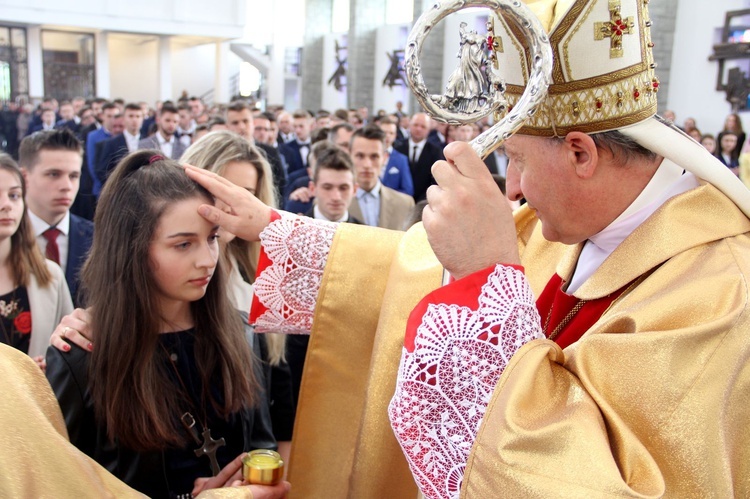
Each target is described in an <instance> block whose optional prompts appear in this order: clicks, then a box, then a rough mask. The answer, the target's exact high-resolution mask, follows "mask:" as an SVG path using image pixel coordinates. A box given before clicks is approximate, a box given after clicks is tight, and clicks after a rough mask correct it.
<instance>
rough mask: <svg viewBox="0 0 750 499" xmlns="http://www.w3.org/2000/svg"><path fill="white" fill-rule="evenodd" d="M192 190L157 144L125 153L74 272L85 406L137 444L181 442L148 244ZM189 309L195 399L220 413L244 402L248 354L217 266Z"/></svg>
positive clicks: (177, 393) (178, 404) (112, 431)
mask: <svg viewBox="0 0 750 499" xmlns="http://www.w3.org/2000/svg"><path fill="white" fill-rule="evenodd" d="M193 197H202V198H204V199H205V200H206V202H208V203H212V202H213V201H212V198H211V197H210V195H209V194H208V192H207V191H205V190H204V189H203V188H202V187H200V186H198V185H197V184H196V183H194V182H192V181H191V180H190V179H189V178H188V177H187V175H185V173H184V171H183V169H182V168H181V167H180V166H179V164H177V163H176V162H175V161H172V160H165V159H163V158H161V156H160V153H159V151H148V150H147V151H138V152H135V153H133V154H130V155H128V156H126V157H125V158H124V159H123V160H122V161H121V162H120V164H119V165H118V166H117V168H116V169H115V170H114V172H113V174H112V175H111V176H110V178H109V180H108V181H107V184H106V185H105V187H104V189H103V190H102V194H101V197H100V198H99V204H98V206H97V210H96V218H95V226H96V231H95V234H94V241H93V244H92V247H91V253H90V255H89V257H88V259H87V260H86V264H85V265H84V268H83V272H82V283H83V288H84V292H85V295H86V298H87V299H88V304H89V305H90V306H91V308H92V323H91V325H92V329H93V334H94V340H95V344H96V348H95V349H94V351H93V353H92V355H91V364H90V373H89V380H90V381H89V384H90V389H91V396H92V399H93V403H94V410H95V413H96V416H97V418H98V420H99V421H101V422H102V423H103V424H105V425H106V427H107V433H108V436H109V437H110V438H111V439H117V440H119V442H120V443H121V444H123V445H125V446H127V447H129V448H131V449H133V450H136V451H149V450H160V449H164V448H165V447H168V446H171V445H185V444H187V443H188V439H187V434H186V432H185V430H184V429H183V428H182V426H181V425H180V423H179V417H180V415H181V414H182V413H183V412H185V411H186V410H190V409H191V407H190V406H189V405H188V404H186V402H185V400H184V398H185V396H186V394H183V393H182V390H181V389H180V387H177V386H175V384H174V383H173V381H171V380H170V377H169V371H168V364H167V363H166V354H165V353H164V352H163V351H161V350H159V349H158V348H157V346H158V335H159V333H160V332H161V331H160V327H161V324H162V321H161V317H160V314H159V310H158V309H157V308H155V307H156V303H157V301H156V284H155V283H154V279H153V272H152V268H151V263H150V258H149V246H150V244H151V240H152V239H153V237H154V232H155V230H156V227H157V224H158V222H159V218H160V217H161V215H162V214H163V213H164V211H165V210H166V209H167V207H168V206H169V205H170V204H172V203H174V202H178V201H182V200H185V199H190V198H193ZM191 309H192V313H193V321H194V324H195V335H196V339H195V364H196V366H197V368H198V372H199V373H200V378H201V381H202V385H203V393H202V400H203V401H204V403H211V404H212V405H213V407H214V408H215V410H216V411H217V413H218V414H220V415H221V416H223V417H228V416H229V414H231V413H235V412H237V411H239V410H241V409H242V408H243V407H249V406H251V405H253V404H254V403H255V401H256V392H257V390H258V383H257V381H256V379H255V376H254V368H253V362H254V359H253V355H252V352H251V350H250V347H249V345H248V342H247V340H246V338H245V335H244V328H243V325H242V321H241V319H240V317H239V315H238V314H237V312H236V311H235V310H234V308H233V307H232V304H231V303H230V300H229V299H228V297H227V293H226V280H225V274H224V272H222V271H220V269H217V271H216V272H214V275H213V278H212V279H211V282H210V283H209V285H208V288H207V289H206V294H205V296H204V297H203V298H201V299H200V300H197V301H196V302H193V303H192V304H191ZM212 379H213V380H218V381H219V382H220V383H221V386H222V387H223V398H224V401H223V405H219V403H218V401H216V400H214V398H213V397H212V396H211V393H210V389H209V388H210V384H211V381H212Z"/></svg>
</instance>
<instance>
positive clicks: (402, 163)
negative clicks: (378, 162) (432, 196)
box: [380, 149, 414, 196]
mask: <svg viewBox="0 0 750 499" xmlns="http://www.w3.org/2000/svg"><path fill="white" fill-rule="evenodd" d="M380 181H381V182H382V183H383V185H384V186H386V187H390V188H391V189H393V190H396V191H398V192H403V193H404V194H408V195H409V196H414V182H413V181H412V178H411V171H410V170H409V158H407V157H406V156H405V155H404V154H402V153H400V152H398V151H397V150H395V149H392V150H391V155H390V157H389V158H388V163H387V164H386V165H385V169H384V170H383V176H382V177H381V179H380Z"/></svg>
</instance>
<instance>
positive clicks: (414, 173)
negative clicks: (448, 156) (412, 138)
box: [393, 140, 445, 202]
mask: <svg viewBox="0 0 750 499" xmlns="http://www.w3.org/2000/svg"><path fill="white" fill-rule="evenodd" d="M393 148H394V149H396V150H397V151H398V152H400V153H401V154H406V155H407V157H408V154H409V142H408V141H404V142H401V143H398V144H395V145H394V146H393ZM442 159H445V156H443V151H442V149H440V148H439V147H437V146H436V145H435V144H433V143H432V142H430V141H429V140H428V141H426V142H425V145H424V147H423V148H422V153H421V154H420V155H419V158H417V162H416V163H412V162H411V161H409V170H410V171H411V178H412V181H413V182H414V201H415V202H419V201H421V200H423V199H425V198H426V197H427V188H428V187H429V186H431V185H433V184H435V183H436V182H435V179H434V178H433V177H432V165H434V164H435V162H436V161H440V160H442Z"/></svg>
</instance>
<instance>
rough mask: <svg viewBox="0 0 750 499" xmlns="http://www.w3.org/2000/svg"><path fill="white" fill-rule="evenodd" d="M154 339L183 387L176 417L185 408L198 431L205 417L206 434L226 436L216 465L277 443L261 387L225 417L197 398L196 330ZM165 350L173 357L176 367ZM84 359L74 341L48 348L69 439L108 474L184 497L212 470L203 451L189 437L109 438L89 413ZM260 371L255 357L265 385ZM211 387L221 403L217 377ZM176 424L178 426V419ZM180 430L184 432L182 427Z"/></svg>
mask: <svg viewBox="0 0 750 499" xmlns="http://www.w3.org/2000/svg"><path fill="white" fill-rule="evenodd" d="M246 334H247V335H248V340H249V341H250V342H251V344H252V345H253V349H254V351H255V352H256V356H257V355H258V353H259V345H258V338H257V336H255V335H253V334H252V333H250V332H249V331H246ZM159 341H160V346H158V347H157V350H156V353H155V355H157V356H158V357H160V358H163V362H164V364H165V366H164V367H165V369H167V372H168V373H170V376H171V377H172V379H173V381H174V386H175V390H179V391H183V392H184V391H185V389H187V391H188V397H189V400H186V401H185V404H184V408H183V410H182V411H181V412H180V414H175V419H176V420H177V421H179V418H180V416H182V414H183V412H190V413H191V414H192V415H193V416H194V418H195V419H196V426H197V427H198V428H197V429H198V433H199V434H200V433H201V428H200V427H201V426H202V423H201V422H202V420H204V419H207V421H208V425H207V426H208V427H209V428H210V429H211V436H212V437H213V438H214V439H215V440H218V439H219V438H222V437H223V438H224V440H225V441H226V445H225V446H224V447H221V448H219V450H218V451H217V460H218V462H219V465H220V466H221V467H223V466H225V465H226V464H228V463H229V462H230V461H232V460H233V459H234V458H235V457H237V456H238V455H239V454H240V453H242V452H245V451H249V450H252V449H258V448H265V449H269V448H270V449H275V448H276V442H275V440H274V438H273V434H272V430H271V420H270V415H269V407H268V402H267V399H266V396H265V393H264V392H265V390H261V392H263V393H261V394H259V395H260V397H259V401H258V404H257V406H256V407H255V408H250V409H246V410H242V411H240V412H238V413H235V414H232V415H231V416H230V417H229V419H228V420H224V419H223V418H221V417H220V416H219V415H218V414H216V412H215V411H214V409H213V408H212V407H211V404H210V403H203V402H202V401H201V392H202V390H201V386H202V384H201V380H200V374H199V372H198V369H197V366H196V365H195V356H194V345H195V332H194V331H193V330H188V331H182V332H178V333H168V334H162V335H160V336H159ZM168 355H169V356H170V357H171V358H172V359H173V360H174V366H175V367H176V368H177V372H175V369H174V367H173V366H172V361H171V360H170V359H169V357H168ZM88 364H89V354H88V353H87V352H86V351H84V350H83V349H80V348H78V347H75V346H74V347H73V348H71V350H70V352H61V351H59V350H57V349H56V348H54V347H50V348H49V349H48V351H47V378H48V379H49V381H50V384H51V385H52V389H53V391H54V392H55V395H56V396H57V399H58V401H59V403H60V407H61V408H62V412H63V415H64V417H65V424H66V426H67V428H68V434H69V435H70V440H71V442H72V443H73V444H74V445H76V446H77V447H78V448H79V449H81V450H82V451H83V452H85V453H86V454H88V455H89V456H91V457H92V458H93V459H95V460H96V461H97V462H99V464H101V465H102V466H104V467H105V468H107V469H108V470H109V471H110V472H111V473H112V474H114V475H115V476H117V477H118V478H120V479H121V480H123V481H124V482H125V483H127V484H128V485H130V486H131V487H133V488H134V489H136V490H138V491H140V492H142V493H144V494H146V495H148V496H149V497H164V498H183V497H189V494H190V492H191V491H192V489H193V481H194V480H195V479H196V478H199V477H206V476H211V468H210V463H209V459H208V457H206V456H201V457H197V456H196V455H195V452H194V449H196V448H197V447H198V445H197V444H195V442H194V441H193V440H192V439H189V444H188V445H187V446H186V447H184V448H179V449H177V448H166V449H164V450H162V451H161V452H140V453H139V452H135V451H133V450H131V449H127V448H125V447H123V446H120V445H118V443H117V442H111V441H110V440H109V439H108V438H107V432H106V428H104V426H103V425H100V424H98V423H97V421H96V418H95V415H94V407H93V403H92V401H91V398H90V395H89V393H88V388H87V387H88ZM262 371H263V369H262V368H261V366H260V363H259V362H256V370H255V372H256V376H257V377H258V380H259V382H260V384H261V386H264V385H265V381H264V379H263V376H264V374H263V372H262ZM177 373H179V377H178V375H177ZM180 378H181V379H182V381H180ZM123 382H124V383H127V377H126V376H124V377H123ZM183 384H184V385H185V387H184V389H183ZM210 390H211V393H212V396H213V397H214V398H215V399H216V400H217V401H218V402H219V403H220V404H221V403H223V389H222V386H221V383H220V382H219V380H218V379H214V380H212V382H211V387H210ZM203 408H205V414H204V412H203ZM179 427H180V428H182V425H180V426H179ZM185 432H186V433H185V434H186V436H187V435H188V433H187V430H185Z"/></svg>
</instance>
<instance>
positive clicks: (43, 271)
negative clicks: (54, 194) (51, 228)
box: [0, 154, 73, 369]
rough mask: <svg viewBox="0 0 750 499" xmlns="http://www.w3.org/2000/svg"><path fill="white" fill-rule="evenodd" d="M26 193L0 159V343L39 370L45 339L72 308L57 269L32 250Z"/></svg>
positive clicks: (17, 174)
mask: <svg viewBox="0 0 750 499" xmlns="http://www.w3.org/2000/svg"><path fill="white" fill-rule="evenodd" d="M25 194H26V186H25V183H24V180H23V176H22V175H21V170H20V169H19V168H18V165H16V162H15V161H13V159H12V158H11V157H10V156H8V155H7V154H0V341H1V342H3V343H6V344H8V345H11V346H13V347H15V348H17V349H19V350H21V351H22V352H25V353H28V354H29V355H30V356H31V357H32V358H33V359H34V360H35V361H36V363H37V365H39V366H40V367H41V368H42V369H44V352H45V351H46V349H47V344H48V343H49V338H50V334H52V330H53V329H54V328H55V325H57V323H58V322H60V319H61V318H62V317H63V316H64V315H65V314H68V313H70V312H71V311H72V310H73V303H72V301H71V298H70V291H68V285H67V284H66V282H65V276H64V275H63V273H62V270H61V269H60V267H58V266H57V264H55V263H53V262H51V261H49V260H45V259H44V256H43V255H42V253H41V252H40V251H39V249H38V248H37V245H36V239H35V237H34V231H33V229H32V227H31V221H30V220H29V217H28V215H27V213H26V208H25V205H24V195H25Z"/></svg>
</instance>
